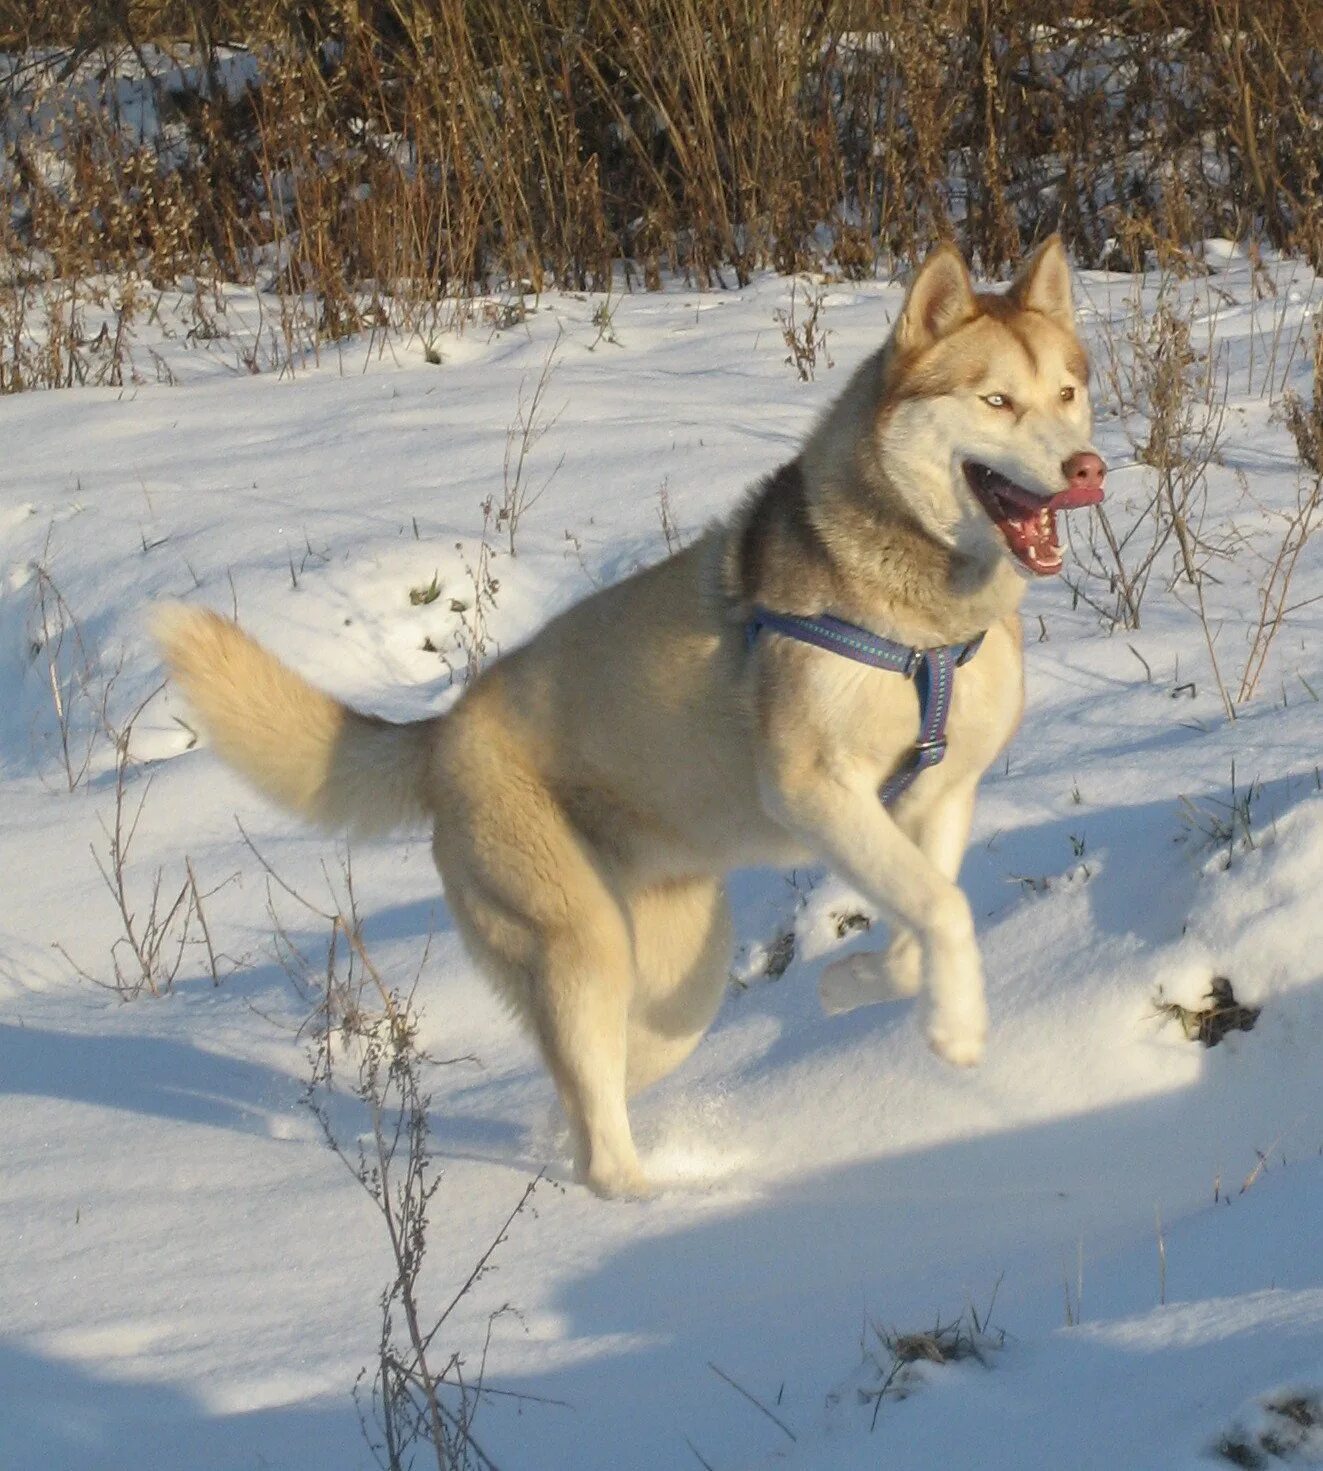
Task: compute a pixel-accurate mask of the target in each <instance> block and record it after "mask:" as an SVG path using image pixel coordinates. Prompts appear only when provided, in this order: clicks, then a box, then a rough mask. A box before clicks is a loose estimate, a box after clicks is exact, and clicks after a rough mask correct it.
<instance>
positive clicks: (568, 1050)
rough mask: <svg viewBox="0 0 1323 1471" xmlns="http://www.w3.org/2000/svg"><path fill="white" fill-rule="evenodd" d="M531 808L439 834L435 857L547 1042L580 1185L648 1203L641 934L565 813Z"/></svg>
mask: <svg viewBox="0 0 1323 1471" xmlns="http://www.w3.org/2000/svg"><path fill="white" fill-rule="evenodd" d="M505 795H506V796H507V797H508V796H509V793H506V794H505ZM519 797H520V800H519V801H518V803H515V802H513V801H508V800H507V801H506V802H504V803H502V802H500V801H494V802H492V803H490V804H486V803H484V804H483V809H482V810H481V811H470V812H466V813H464V814H463V818H462V819H461V820H455V819H456V817H457V814H448V815H447V818H443V820H442V821H441V822H440V823H439V825H438V837H437V839H436V842H435V843H434V852H435V854H436V860H437V867H438V869H439V870H440V871H441V877H442V880H443V882H444V883H445V888H446V900H447V903H448V904H449V906H450V910H451V913H452V914H453V915H454V918H455V923H456V926H457V928H458V929H459V931H460V933H461V935H462V936H463V937H464V940H465V942H466V944H467V945H468V947H469V949H470V951H471V952H472V953H473V954H474V956H475V958H476V959H477V960H478V962H479V963H480V965H481V966H482V968H483V969H484V970H485V971H486V973H487V975H488V978H489V979H490V980H491V981H492V983H493V985H494V986H495V988H496V990H497V993H498V994H499V995H500V996H501V998H502V999H503V1000H504V1001H506V1002H507V1003H508V1004H509V1005H510V1006H511V1008H512V1009H513V1010H514V1011H515V1012H516V1013H517V1014H518V1015H519V1016H520V1018H521V1019H522V1020H523V1021H524V1022H525V1023H526V1024H527V1025H528V1026H529V1028H530V1029H531V1030H532V1032H533V1034H534V1036H535V1038H536V1040H537V1042H538V1046H539V1048H540V1049H541V1052H542V1056H543V1060H544V1061H545V1062H546V1065H547V1069H548V1071H549V1072H550V1073H551V1076H552V1080H553V1081H554V1083H555V1085H556V1091H557V1093H558V1094H559V1096H560V1101H561V1104H562V1106H563V1107H564V1109H565V1114H566V1117H567V1118H568V1120H569V1124H570V1129H571V1132H572V1135H573V1138H574V1163H575V1173H576V1175H577V1176H578V1177H579V1178H580V1179H581V1180H582V1181H583V1182H584V1183H585V1184H587V1185H588V1186H590V1187H591V1188H592V1189H593V1190H595V1191H597V1193H598V1194H599V1195H644V1194H647V1193H648V1185H647V1181H646V1180H645V1179H644V1176H643V1172H642V1170H641V1169H640V1167H639V1162H638V1156H637V1154H636V1153H635V1150H634V1141H633V1138H632V1136H631V1134H630V1128H629V1116H628V1113H627V1112H626V1108H625V1045H626V1030H627V1018H628V1011H629V1001H630V995H631V992H632V990H633V974H634V965H633V961H634V956H633V945H632V940H631V934H630V928H629V925H628V924H627V922H626V918H625V913H624V910H623V908H622V907H621V905H620V903H619V901H618V900H617V899H616V898H615V896H614V895H613V894H612V892H611V890H610V888H609V887H608V885H607V883H606V881H605V880H604V879H603V877H602V875H601V873H600V872H599V870H598V868H597V865H596V864H595V862H594V861H593V857H592V855H591V853H590V852H589V851H588V850H587V849H586V845H585V844H584V842H583V840H582V838H580V837H579V835H578V834H576V833H575V832H574V831H573V829H572V828H571V827H570V825H569V824H568V823H567V822H566V821H565V820H564V818H563V817H562V816H561V814H560V813H559V811H558V810H557V809H556V808H555V806H554V804H553V803H552V802H550V801H549V800H547V799H546V797H545V794H544V793H541V792H537V791H536V790H535V789H532V785H531V783H530V784H529V785H527V786H525V787H524V789H523V791H522V792H521V793H520V794H519ZM512 813H513V815H514V817H515V821H513V822H511V821H509V818H510V815H511V814H512ZM475 834H476V836H477V841H471V839H472V838H473V836H474V835H475Z"/></svg>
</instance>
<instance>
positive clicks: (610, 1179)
mask: <svg viewBox="0 0 1323 1471" xmlns="http://www.w3.org/2000/svg"><path fill="white" fill-rule="evenodd" d="M583 1183H584V1184H585V1185H587V1187H588V1188H589V1190H591V1191H592V1192H593V1194H594V1195H600V1196H601V1197H602V1199H603V1200H651V1199H652V1198H653V1196H655V1195H656V1194H657V1187H656V1185H654V1184H653V1183H652V1181H651V1180H649V1179H648V1177H647V1176H646V1175H645V1174H643V1172H642V1171H641V1170H589V1171H588V1173H587V1174H586V1175H585V1176H584V1177H583Z"/></svg>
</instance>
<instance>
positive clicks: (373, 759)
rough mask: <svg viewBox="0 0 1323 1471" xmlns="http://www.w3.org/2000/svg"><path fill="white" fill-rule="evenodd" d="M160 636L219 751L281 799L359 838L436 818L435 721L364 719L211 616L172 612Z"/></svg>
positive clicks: (162, 620) (164, 613)
mask: <svg viewBox="0 0 1323 1471" xmlns="http://www.w3.org/2000/svg"><path fill="white" fill-rule="evenodd" d="M153 632H154V633H155V635H156V639H157V642H158V643H159V644H160V647H161V651H162V653H163V654H164V656H165V662H166V665H167V666H168V668H169V670H170V673H171V675H172V676H173V677H174V680H175V683H176V684H177V685H178V686H179V688H180V689H181V690H182V691H183V693H184V696H185V697H186V699H187V700H188V703H189V705H190V706H191V707H192V709H193V710H194V711H195V712H196V714H197V716H198V719H199V720H200V722H201V724H202V729H203V730H204V731H205V733H206V735H207V736H208V738H209V739H210V741H211V743H212V745H213V746H214V747H215V749H216V751H217V752H218V753H219V755H220V756H222V757H223V758H224V759H225V760H226V761H228V762H229V764H230V765H231V766H233V767H234V768H235V769H236V770H237V771H239V772H240V773H242V775H244V776H246V777H247V778H248V779H249V781H251V782H252V783H253V784H254V785H255V786H257V787H258V788H259V790H261V791H262V792H264V793H265V794H266V795H267V796H268V797H270V798H272V800H274V801H276V802H279V803H280V804H281V805H282V806H283V807H286V808H288V809H289V810H290V811H292V812H294V813H297V814H298V815H299V816H300V817H303V818H305V819H306V820H307V821H309V822H315V823H317V824H319V825H321V826H326V827H347V828H350V829H352V830H353V831H355V832H359V833H371V832H386V831H389V830H390V829H391V828H394V827H398V826H400V825H401V824H403V823H407V822H410V821H416V820H417V819H418V818H420V817H423V816H425V815H426V812H427V798H426V792H427V782H426V774H427V761H428V752H429V749H430V745H431V739H432V735H433V732H434V729H435V725H436V721H435V720H420V721H417V722H414V723H413V724H410V725H394V724H392V723H391V722H390V721H388V720H381V719H378V718H377V717H376V716H373V715H362V714H360V713H359V712H358V711H357V710H352V709H350V708H349V706H348V705H344V704H342V703H341V702H340V701H339V700H336V699H333V698H332V697H331V696H330V695H327V694H324V693H323V692H322V691H321V690H319V689H316V688H314V686H312V685H311V684H309V683H308V681H307V680H306V679H303V678H302V677H301V676H300V675H298V674H295V673H294V671H293V670H292V669H287V668H286V667H285V665H283V664H282V663H281V662H280V660H279V659H277V658H275V657H274V655H272V654H269V653H267V651H266V650H265V649H264V648H263V647H262V646H261V644H259V643H257V642H256V640H254V639H252V638H249V636H248V635H247V634H246V633H244V632H243V630H242V629H240V628H239V627H238V626H237V625H236V624H234V623H231V622H230V621H229V620H228V619H226V618H222V617H220V616H219V614H216V613H212V612H210V611H208V610H207V609H205V608H188V607H184V606H182V605H180V604H167V605H166V606H164V607H162V608H161V609H159V611H158V612H157V613H156V615H155V617H154V620H153Z"/></svg>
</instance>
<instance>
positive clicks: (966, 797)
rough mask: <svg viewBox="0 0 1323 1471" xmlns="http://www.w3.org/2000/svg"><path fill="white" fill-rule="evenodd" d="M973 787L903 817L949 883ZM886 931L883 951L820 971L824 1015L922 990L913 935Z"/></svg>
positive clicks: (951, 790)
mask: <svg viewBox="0 0 1323 1471" xmlns="http://www.w3.org/2000/svg"><path fill="white" fill-rule="evenodd" d="M977 787H978V778H977V777H973V778H970V779H968V780H962V781H960V782H958V783H957V784H955V785H953V786H950V787H948V788H947V789H946V790H945V791H943V792H942V793H941V794H940V795H939V796H937V797H935V798H932V799H931V800H930V801H929V802H928V805H927V806H926V807H923V808H921V809H920V810H919V811H918V812H917V813H916V814H915V815H914V816H913V817H908V816H906V817H905V818H904V826H905V829H906V830H907V831H908V832H909V833H910V835H911V836H912V837H913V839H914V841H915V843H917V844H918V846H919V848H920V850H921V851H922V852H923V854H924V856H925V857H926V858H927V859H929V861H930V862H931V863H932V864H933V865H934V866H935V867H936V869H937V871H938V872H939V873H940V874H942V875H943V876H944V877H945V878H948V879H950V880H951V881H952V882H953V883H954V882H955V881H956V880H957V879H958V878H959V876H960V865H961V863H962V862H963V860H964V856H965V849H966V848H967V847H968V846H969V829H970V826H971V824H972V822H973V818H974V794H975V791H976V790H977ZM916 795H917V794H916ZM891 929H892V934H891V938H890V942H889V943H888V945H887V948H886V949H885V950H884V951H876V950H856V951H854V952H853V953H852V954H850V955H844V956H842V957H841V958H840V959H838V960H833V961H831V962H830V963H829V964H828V965H827V966H825V967H824V969H823V972H822V976H821V978H820V980H819V982H818V992H819V995H820V997H821V999H822V1007H823V1010H824V1011H825V1012H827V1014H828V1015H829V1016H838V1015H840V1014H841V1013H842V1012H847V1011H853V1010H855V1008H856V1007H860V1006H874V1005H877V1004H878V1003H879V1002H885V1001H899V1000H903V999H904V998H906V997H909V996H917V995H918V993H919V991H920V990H921V989H922V988H923V951H922V948H921V946H920V943H919V937H918V936H917V935H916V934H915V932H914V931H913V930H911V929H909V928H907V927H906V926H905V925H902V924H893V925H892V927H891Z"/></svg>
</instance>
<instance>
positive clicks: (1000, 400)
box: [983, 393, 1015, 413]
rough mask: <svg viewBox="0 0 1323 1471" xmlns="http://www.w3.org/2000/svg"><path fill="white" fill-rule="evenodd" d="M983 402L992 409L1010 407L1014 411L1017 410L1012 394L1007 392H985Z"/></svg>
mask: <svg viewBox="0 0 1323 1471" xmlns="http://www.w3.org/2000/svg"><path fill="white" fill-rule="evenodd" d="M983 402H984V403H985V404H987V406H988V407H989V408H990V409H1010V410H1011V411H1012V413H1013V412H1014V411H1015V405H1014V404H1013V403H1012V402H1011V399H1010V395H1009V394H1007V393H985V394H984V395H983Z"/></svg>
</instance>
